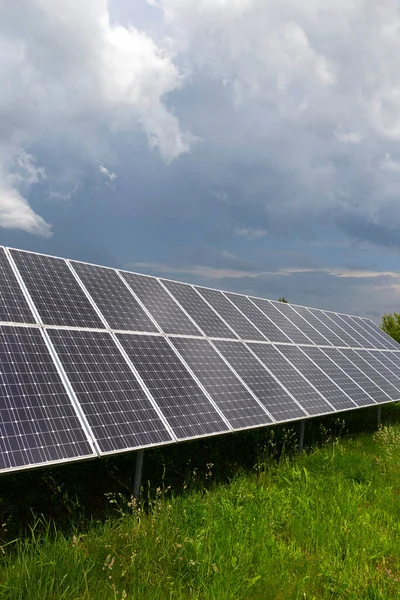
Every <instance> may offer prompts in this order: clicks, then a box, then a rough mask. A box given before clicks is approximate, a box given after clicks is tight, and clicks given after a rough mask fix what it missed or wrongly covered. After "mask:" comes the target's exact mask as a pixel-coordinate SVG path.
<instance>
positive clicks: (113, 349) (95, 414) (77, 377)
mask: <svg viewBox="0 0 400 600" xmlns="http://www.w3.org/2000/svg"><path fill="white" fill-rule="evenodd" d="M49 335H50V338H51V340H52V342H53V345H54V347H55V349H56V351H57V354H58V356H59V358H60V360H61V363H62V365H63V368H64V370H65V372H66V374H67V376H68V379H69V381H70V383H71V385H72V387H73V390H74V392H75V394H76V397H77V398H78V401H79V403H80V405H81V407H82V409H83V412H84V414H85V416H86V419H87V421H88V423H89V425H90V427H91V429H92V431H93V434H94V436H95V438H96V440H97V442H98V445H99V448H100V450H101V451H102V452H104V453H107V452H113V451H118V450H119V451H121V450H127V449H129V448H136V447H138V446H147V445H154V446H155V445H157V444H161V443H163V442H167V441H172V437H171V436H170V434H169V433H168V431H167V430H166V428H165V426H164V425H163V423H162V421H161V419H160V417H159V416H158V415H157V413H156V411H155V409H154V408H153V406H152V405H151V403H150V400H149V399H148V398H147V396H146V394H145V393H144V391H143V389H142V387H141V386H140V384H139V382H138V381H137V379H136V377H135V375H134V374H133V372H132V370H131V369H130V367H129V365H128V363H127V362H126V361H125V359H124V357H123V356H122V354H121V352H120V351H119V349H118V347H117V345H116V344H115V342H114V340H113V339H112V337H111V335H110V334H109V333H107V332H101V331H77V330H72V331H68V330H66V329H61V330H56V329H50V330H49Z"/></svg>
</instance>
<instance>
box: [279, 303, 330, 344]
mask: <svg viewBox="0 0 400 600" xmlns="http://www.w3.org/2000/svg"><path fill="white" fill-rule="evenodd" d="M271 304H273V306H274V307H275V308H277V309H278V310H279V311H280V312H281V313H282V314H283V315H284V316H285V317H286V318H287V319H289V321H290V322H291V323H293V324H294V325H295V326H296V327H298V329H299V330H300V331H301V333H302V334H304V335H306V336H307V338H308V342H307V343H308V344H310V343H313V344H316V345H317V346H330V345H331V344H330V343H329V342H328V340H327V339H326V338H324V337H323V335H322V334H321V333H319V331H317V330H316V329H315V328H314V327H313V326H312V325H310V323H309V322H308V321H306V320H305V319H303V317H302V316H301V315H300V314H299V313H297V312H296V311H295V310H294V309H293V308H292V306H291V305H290V304H286V303H284V302H272V301H271Z"/></svg>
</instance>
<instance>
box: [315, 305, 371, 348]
mask: <svg viewBox="0 0 400 600" xmlns="http://www.w3.org/2000/svg"><path fill="white" fill-rule="evenodd" d="M325 312H326V314H327V315H328V317H329V318H330V319H332V320H333V321H335V323H337V325H339V326H340V327H343V329H344V330H345V331H346V333H347V334H348V335H350V336H351V337H352V338H353V340H354V342H353V346H358V347H359V348H373V347H374V346H373V344H371V342H369V341H368V340H367V338H365V337H364V336H363V335H362V334H361V333H360V331H359V330H358V331H357V330H356V329H355V327H353V326H352V321H351V319H346V315H339V314H337V313H333V312H327V311H325Z"/></svg>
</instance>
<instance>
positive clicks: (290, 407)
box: [213, 341, 306, 422]
mask: <svg viewBox="0 0 400 600" xmlns="http://www.w3.org/2000/svg"><path fill="white" fill-rule="evenodd" d="M213 344H214V345H215V347H216V348H218V350H219V351H220V352H221V354H222V355H223V356H224V357H225V359H226V360H227V361H228V362H229V364H230V365H231V366H232V367H233V368H234V369H235V371H236V372H237V373H238V374H239V376H240V377H241V378H242V379H243V381H244V382H245V383H246V385H247V386H248V387H249V388H250V389H251V391H252V392H253V394H255V395H256V396H257V398H258V399H259V401H260V402H261V403H262V404H263V406H265V408H266V409H267V410H268V412H269V413H270V414H271V415H272V417H273V418H274V419H275V421H277V422H282V421H291V420H293V419H298V418H301V417H306V413H305V412H304V411H303V410H302V409H301V408H300V406H299V405H298V404H297V403H296V402H295V400H294V399H293V398H292V397H291V396H290V395H289V394H288V393H287V392H286V391H285V389H284V388H283V387H282V386H281V385H280V383H279V382H278V381H277V380H276V379H275V378H274V377H273V376H272V375H271V374H270V373H269V372H268V371H267V370H266V369H264V368H263V366H262V365H261V364H260V362H259V361H258V360H257V358H256V357H255V356H254V355H253V354H252V353H251V352H250V351H249V349H248V348H247V347H246V346H245V345H244V344H243V343H241V342H240V343H237V342H227V341H215V342H213Z"/></svg>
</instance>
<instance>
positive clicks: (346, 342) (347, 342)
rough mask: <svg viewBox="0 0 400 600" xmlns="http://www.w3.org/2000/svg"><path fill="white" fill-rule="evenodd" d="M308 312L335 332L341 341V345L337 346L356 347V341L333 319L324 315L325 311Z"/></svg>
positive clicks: (312, 309)
mask: <svg viewBox="0 0 400 600" xmlns="http://www.w3.org/2000/svg"><path fill="white" fill-rule="evenodd" d="M307 310H309V311H310V313H311V314H312V315H314V317H316V318H317V319H319V320H320V321H321V322H322V323H323V324H324V325H325V326H326V327H327V328H328V329H330V330H331V331H333V333H334V334H335V335H336V336H337V337H338V338H339V339H340V344H336V345H337V346H354V345H355V340H353V338H352V337H350V336H349V335H347V334H346V332H345V331H344V329H342V328H341V327H339V325H337V324H336V323H335V322H334V321H332V319H330V318H329V317H328V315H326V314H325V313H324V311H323V310H319V309H317V308H308V309H307Z"/></svg>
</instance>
